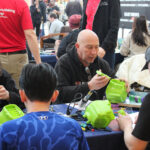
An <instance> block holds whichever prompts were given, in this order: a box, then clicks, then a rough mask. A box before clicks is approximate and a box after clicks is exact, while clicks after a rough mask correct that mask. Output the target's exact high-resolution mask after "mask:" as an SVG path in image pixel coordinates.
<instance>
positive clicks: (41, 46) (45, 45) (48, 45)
mask: <svg viewBox="0 0 150 150" xmlns="http://www.w3.org/2000/svg"><path fill="white" fill-rule="evenodd" d="M67 34H68V33H52V34H49V35H46V36H42V37H41V38H40V48H41V49H44V50H45V49H46V48H54V45H55V43H44V42H43V40H44V39H48V38H51V37H53V36H60V37H62V38H63V37H65V36H66V35H67Z"/></svg>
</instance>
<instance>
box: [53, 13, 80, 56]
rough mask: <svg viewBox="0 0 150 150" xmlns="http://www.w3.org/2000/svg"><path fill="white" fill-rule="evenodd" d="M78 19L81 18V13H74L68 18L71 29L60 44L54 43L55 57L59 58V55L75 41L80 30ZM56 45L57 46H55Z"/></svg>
mask: <svg viewBox="0 0 150 150" xmlns="http://www.w3.org/2000/svg"><path fill="white" fill-rule="evenodd" d="M80 20H81V15H78V14H74V15H72V16H71V17H70V18H69V26H70V28H71V29H72V31H71V32H70V33H69V34H68V35H67V36H65V37H64V38H63V39H62V40H61V42H60V41H59V42H60V44H58V45H57V44H56V43H55V51H56V52H57V57H58V58H59V57H60V56H62V55H64V54H65V53H66V51H67V49H68V50H70V47H72V46H74V44H75V43H76V41H77V36H78V33H79V32H80V30H79V27H80ZM57 47H58V48H57Z"/></svg>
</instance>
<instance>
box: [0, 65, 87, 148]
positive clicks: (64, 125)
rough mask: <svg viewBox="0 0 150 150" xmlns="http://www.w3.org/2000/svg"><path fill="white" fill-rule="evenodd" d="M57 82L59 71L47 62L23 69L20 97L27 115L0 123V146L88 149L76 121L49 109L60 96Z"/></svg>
mask: <svg viewBox="0 0 150 150" xmlns="http://www.w3.org/2000/svg"><path fill="white" fill-rule="evenodd" d="M42 77H44V78H42ZM56 81H57V78H56V73H55V72H54V70H53V68H52V67H51V66H50V65H48V64H39V65H36V64H28V65H26V66H25V67H24V68H23V71H22V74H21V77H20V96H21V100H22V102H24V103H25V106H26V108H27V114H26V115H25V116H23V117H21V118H18V119H16V120H12V121H9V122H6V123H4V124H2V125H1V126H0V149H5V150H10V149H16V150H29V149H38V150H57V149H58V150H59V149H64V150H65V149H66V150H67V149H68V150H69V149H73V150H77V149H80V150H88V149H89V148H88V144H87V142H86V139H85V137H84V135H83V132H82V130H81V127H80V125H79V124H78V123H77V122H76V121H75V120H73V119H70V118H66V117H63V116H59V115H57V114H55V113H53V112H49V105H50V103H51V102H55V100H56V97H57V95H58V91H57V90H55V88H56Z"/></svg>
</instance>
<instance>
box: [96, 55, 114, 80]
mask: <svg viewBox="0 0 150 150" xmlns="http://www.w3.org/2000/svg"><path fill="white" fill-rule="evenodd" d="M98 64H99V69H101V71H102V72H103V73H105V74H107V75H108V76H109V77H111V78H115V72H114V71H113V70H112V69H111V68H110V66H109V64H108V62H107V61H106V60H104V59H101V58H98Z"/></svg>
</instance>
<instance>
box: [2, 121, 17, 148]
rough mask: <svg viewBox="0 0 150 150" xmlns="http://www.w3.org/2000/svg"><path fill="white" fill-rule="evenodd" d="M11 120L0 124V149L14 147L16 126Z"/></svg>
mask: <svg viewBox="0 0 150 150" xmlns="http://www.w3.org/2000/svg"><path fill="white" fill-rule="evenodd" d="M12 121H13V120H11V121H7V122H5V123H4V124H2V125H1V126H0V150H8V149H9V150H10V149H16V146H17V145H16V143H17V141H16V137H17V136H18V135H17V130H18V127H17V126H16V124H14V123H13V122H12Z"/></svg>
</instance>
